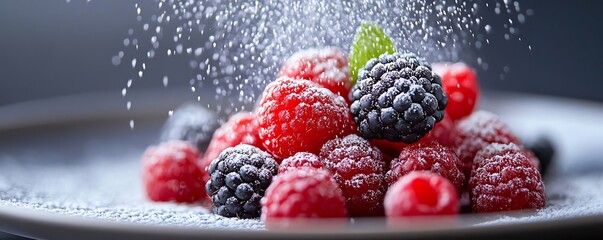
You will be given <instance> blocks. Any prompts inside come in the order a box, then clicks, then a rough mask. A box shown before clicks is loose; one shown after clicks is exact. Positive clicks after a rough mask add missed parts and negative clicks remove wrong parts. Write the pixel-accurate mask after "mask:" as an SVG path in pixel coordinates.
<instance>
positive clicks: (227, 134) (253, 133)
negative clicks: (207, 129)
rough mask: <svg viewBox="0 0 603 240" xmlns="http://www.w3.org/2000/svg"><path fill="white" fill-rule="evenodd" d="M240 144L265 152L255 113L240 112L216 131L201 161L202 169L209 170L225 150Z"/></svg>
mask: <svg viewBox="0 0 603 240" xmlns="http://www.w3.org/2000/svg"><path fill="white" fill-rule="evenodd" d="M239 144H249V145H252V146H255V147H258V148H260V149H262V150H264V147H263V146H262V144H261V142H260V140H259V137H258V127H257V122H256V120H255V115H254V114H253V113H250V112H238V113H236V114H234V115H232V116H230V118H229V119H228V121H227V122H226V123H225V124H224V125H222V126H220V128H218V130H216V132H215V133H214V135H213V137H212V139H211V142H210V143H209V147H208V148H207V152H205V154H204V155H203V158H202V160H201V167H202V169H207V167H208V166H209V164H211V161H213V160H214V159H216V158H218V156H219V155H220V153H221V152H222V151H223V150H224V149H226V148H229V147H234V146H236V145H239Z"/></svg>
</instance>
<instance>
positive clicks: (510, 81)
mask: <svg viewBox="0 0 603 240" xmlns="http://www.w3.org/2000/svg"><path fill="white" fill-rule="evenodd" d="M142 2H143V3H142V4H147V5H148V4H155V3H154V1H142ZM134 3H135V1H129V0H105V1H96V0H94V1H91V2H86V1H84V0H73V1H72V2H70V3H66V1H65V0H45V1H34V0H2V1H0V106H1V105H6V104H10V103H14V102H19V101H24V100H29V99H40V98H46V97H53V96H59V95H64V94H73V93H81V92H93V91H115V92H116V94H119V92H120V91H121V89H122V88H123V87H124V86H125V81H126V80H127V78H128V76H131V75H132V70H131V69H129V68H128V67H124V65H126V66H127V65H128V64H129V63H126V64H122V66H120V67H116V66H113V65H112V64H111V57H112V56H114V55H115V54H116V53H117V52H118V51H119V50H121V49H123V48H124V47H123V43H122V40H123V39H124V37H126V36H127V32H128V29H129V28H132V27H136V26H139V25H140V23H138V22H137V21H136V13H135V9H134ZM520 3H521V6H522V7H523V8H524V9H527V8H530V9H533V10H534V16H532V17H530V18H528V21H527V22H526V23H525V24H523V25H522V26H521V28H520V30H521V31H522V35H523V39H524V41H525V42H524V43H520V42H518V41H502V39H499V40H496V39H492V45H494V46H496V47H490V48H486V49H484V50H482V51H481V52H479V53H477V54H479V55H480V56H482V57H483V58H484V59H487V61H488V62H489V64H490V69H489V70H488V71H484V70H481V69H480V70H479V73H478V74H479V79H480V84H481V86H482V88H484V89H486V90H488V89H497V90H512V91H521V92H533V93H544V94H552V95H558V96H567V97H575V98H584V99H592V100H596V101H603V94H599V91H601V90H600V89H601V87H603V81H601V79H600V77H599V71H598V70H599V68H600V66H603V58H602V57H601V55H602V54H603V51H602V50H603V46H602V45H601V42H603V27H601V21H600V20H599V19H598V16H600V14H599V13H600V9H602V7H603V2H602V1H596V0H590V1H577V2H576V1H567V0H548V1H536V0H531V1H520ZM502 20H503V19H500V21H502ZM501 24H502V23H496V22H495V23H492V25H501ZM526 42H527V43H529V44H530V45H531V46H532V47H533V50H532V51H531V52H530V51H527V50H526V46H525V45H526ZM177 66H188V62H187V60H182V61H180V60H178V59H173V60H171V61H170V62H169V63H168V62H166V64H165V65H164V66H156V67H155V68H154V69H153V70H154V71H158V72H161V71H164V70H166V71H167V70H170V69H171V70H173V68H175V67H177ZM504 66H509V68H510V72H508V73H507V74H506V76H505V77H504V79H501V78H500V74H501V73H503V70H502V69H503V67H504ZM172 72H173V71H172ZM149 74H150V73H149ZM170 77H172V76H170ZM177 77H178V76H176V77H175V78H177ZM172 79H174V78H171V80H170V85H173V86H186V85H187V84H188V80H186V81H177V80H172ZM187 79H188V78H187ZM137 85H138V86H137V89H145V88H158V87H162V85H161V81H147V82H140V83H137Z"/></svg>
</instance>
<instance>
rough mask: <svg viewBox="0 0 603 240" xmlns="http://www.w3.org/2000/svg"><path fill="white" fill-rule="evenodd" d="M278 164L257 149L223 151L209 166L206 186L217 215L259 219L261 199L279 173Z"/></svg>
mask: <svg viewBox="0 0 603 240" xmlns="http://www.w3.org/2000/svg"><path fill="white" fill-rule="evenodd" d="M277 170H278V164H277V162H276V161H275V160H274V158H272V156H271V155H270V154H268V153H266V152H264V151H262V150H260V149H259V148H257V147H254V146H251V145H247V144H239V145H237V146H235V147H230V148H227V149H225V150H224V151H222V153H221V154H220V156H219V157H218V158H216V159H215V160H214V161H212V163H211V165H210V166H209V174H210V175H211V176H210V179H209V181H208V182H207V184H206V185H205V190H206V191H207V194H209V196H210V197H211V200H212V202H213V203H214V207H213V209H212V211H213V212H214V213H215V214H218V215H221V216H225V217H238V218H256V217H259V216H260V211H261V207H262V206H261V203H260V200H261V199H262V197H263V196H264V192H265V191H266V189H267V188H268V186H269V185H270V183H271V182H272V178H273V176H274V175H276V174H277Z"/></svg>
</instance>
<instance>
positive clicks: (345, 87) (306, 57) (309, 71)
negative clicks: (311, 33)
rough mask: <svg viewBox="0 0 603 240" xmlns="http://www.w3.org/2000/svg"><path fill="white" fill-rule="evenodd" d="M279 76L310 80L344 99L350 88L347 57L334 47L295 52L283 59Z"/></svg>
mask: <svg viewBox="0 0 603 240" xmlns="http://www.w3.org/2000/svg"><path fill="white" fill-rule="evenodd" d="M280 76H287V77H290V78H301V79H306V80H310V81H312V82H314V83H317V84H319V85H321V86H323V87H325V88H327V89H329V90H331V92H333V93H335V94H338V95H339V96H342V97H344V98H346V99H347V97H348V95H349V93H350V89H351V88H352V82H351V81H350V66H349V64H348V58H347V56H346V55H345V54H344V53H343V51H341V50H340V49H339V48H336V47H327V48H321V49H306V50H301V51H298V52H296V53H295V54H293V55H292V56H291V57H289V58H288V59H287V60H286V61H285V63H284V64H283V66H282V68H281V72H280Z"/></svg>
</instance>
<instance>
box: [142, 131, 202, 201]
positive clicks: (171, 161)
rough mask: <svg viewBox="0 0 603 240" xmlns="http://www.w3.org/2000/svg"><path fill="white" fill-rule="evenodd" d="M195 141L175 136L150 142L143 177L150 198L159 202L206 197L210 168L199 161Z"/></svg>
mask: <svg viewBox="0 0 603 240" xmlns="http://www.w3.org/2000/svg"><path fill="white" fill-rule="evenodd" d="M199 157H200V156H199V151H198V150H197V147H195V146H194V145H192V144H190V143H188V142H185V141H182V140H171V141H168V142H163V143H161V144H160V145H159V146H149V147H148V148H147V150H146V151H145V152H144V155H143V157H142V180H143V183H144V187H145V191H146V194H147V196H148V198H149V199H151V200H152V201H157V202H169V201H174V202H183V203H193V202H199V201H201V200H203V199H205V198H206V196H207V194H206V193H205V182H206V181H207V180H206V179H208V178H209V176H208V174H207V171H202V170H201V168H200V167H199V165H197V164H198V163H199Z"/></svg>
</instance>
